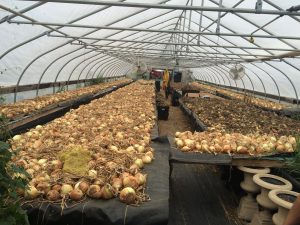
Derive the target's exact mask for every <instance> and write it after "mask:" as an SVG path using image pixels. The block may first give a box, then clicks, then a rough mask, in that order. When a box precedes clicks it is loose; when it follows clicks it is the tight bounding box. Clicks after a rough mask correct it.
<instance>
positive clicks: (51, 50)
mask: <svg viewBox="0 0 300 225" xmlns="http://www.w3.org/2000/svg"><path fill="white" fill-rule="evenodd" d="M146 10H147V9H143V10H140V11H139V12H135V13H134V15H136V14H138V13H141V12H143V11H146ZM131 16H133V15H128V16H126V17H125V18H121V19H118V20H117V21H114V22H112V23H110V24H109V25H108V26H110V25H112V24H114V23H118V22H120V21H122V20H125V19H127V18H129V17H131ZM83 18H85V17H83ZM152 19H153V18H151V19H149V20H147V21H143V22H141V23H140V24H142V23H146V22H148V21H150V20H152ZM138 25H139V24H138ZM138 25H134V26H138ZM98 30H100V29H95V30H93V31H89V32H88V33H85V34H83V35H82V37H84V36H87V35H90V34H92V33H94V32H97V31H98ZM48 32H49V31H47V32H45V33H44V34H42V35H41V36H44V35H46V34H47V33H48ZM41 36H40V37H41ZM71 42H72V40H71V41H67V42H65V43H63V44H61V45H59V46H56V47H55V48H52V49H50V50H48V51H46V52H44V53H42V54H40V55H39V56H37V57H35V58H34V59H33V60H32V61H30V63H29V64H27V65H26V67H25V68H24V70H23V71H22V73H21V75H20V77H19V78H18V81H17V84H16V88H15V93H14V102H16V99H17V92H18V86H19V84H20V81H21V79H22V77H23V75H24V74H25V72H26V71H27V69H28V68H29V67H30V66H31V65H32V64H33V63H34V62H35V61H36V60H37V59H39V58H41V57H43V56H44V55H47V54H48V53H50V52H53V51H55V50H57V49H59V48H61V47H63V46H66V45H68V44H69V43H71ZM94 43H96V42H94ZM16 48H17V47H16ZM79 49H81V48H79ZM79 49H78V50H79ZM5 54H7V53H5ZM1 57H3V55H2V56H1Z"/></svg>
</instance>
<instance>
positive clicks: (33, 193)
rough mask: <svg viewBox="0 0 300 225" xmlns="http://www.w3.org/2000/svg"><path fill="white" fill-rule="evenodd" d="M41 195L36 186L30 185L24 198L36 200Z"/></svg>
mask: <svg viewBox="0 0 300 225" xmlns="http://www.w3.org/2000/svg"><path fill="white" fill-rule="evenodd" d="M39 194H40V193H39V191H38V190H37V189H36V188H35V187H34V186H31V185H29V186H28V188H26V190H25V193H24V197H25V199H35V198H37V197H38V196H39Z"/></svg>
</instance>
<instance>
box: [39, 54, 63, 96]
mask: <svg viewBox="0 0 300 225" xmlns="http://www.w3.org/2000/svg"><path fill="white" fill-rule="evenodd" d="M66 55H67V54H65V55H62V56H60V57H58V58H56V59H55V60H54V61H52V62H51V63H50V64H49V65H48V66H47V67H46V68H45V69H44V71H43V72H42V74H41V76H40V79H39V82H38V86H37V90H36V96H38V95H39V88H40V84H41V81H42V79H43V77H44V75H45V73H46V72H47V70H48V69H49V68H50V67H51V66H52V65H53V64H54V63H55V62H57V61H58V60H60V59H61V58H63V57H65V56H66Z"/></svg>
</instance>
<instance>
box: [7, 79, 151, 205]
mask: <svg viewBox="0 0 300 225" xmlns="http://www.w3.org/2000/svg"><path fill="white" fill-rule="evenodd" d="M154 103H155V89H154V83H153V82H146V83H145V82H135V83H133V84H130V85H128V86H126V87H123V88H120V89H118V90H117V91H115V92H112V93H111V94H109V95H106V96H105V97H103V98H101V99H97V100H94V101H92V102H91V103H90V104H87V105H81V106H80V107H79V108H78V109H76V110H71V111H70V112H68V113H66V114H65V115H64V116H63V117H60V118H57V119H55V120H53V121H52V122H50V123H48V124H46V125H43V126H37V127H36V128H34V129H31V130H29V131H28V132H27V133H24V134H22V135H16V136H14V137H13V138H12V139H11V140H10V141H11V144H12V150H18V154H17V157H15V158H14V159H13V162H14V163H16V164H18V165H20V166H23V167H24V168H25V169H26V171H27V172H28V173H29V174H30V175H31V176H32V177H31V179H30V181H29V185H30V186H29V187H30V189H29V190H30V192H28V191H27V192H28V193H27V192H26V193H27V194H26V193H25V194H26V195H25V197H26V198H27V199H36V198H38V197H40V198H44V199H48V200H49V201H56V200H60V199H68V198H70V199H72V200H74V201H79V200H81V199H84V198H85V196H88V197H91V198H95V199H100V198H101V199H110V198H113V197H117V196H119V197H120V200H121V201H123V202H125V203H128V204H133V203H140V202H142V201H146V200H147V195H146V194H144V188H145V183H146V175H144V174H142V168H143V167H145V166H146V165H147V164H149V163H151V162H152V160H153V159H154V157H153V153H154V152H153V149H152V148H151V147H150V140H151V137H150V136H151V130H152V128H153V126H154V124H155V119H156V116H155V108H154ZM76 149H85V150H86V151H88V152H89V153H88V154H87V157H90V159H89V161H88V163H87V167H86V168H84V169H86V171H85V172H84V174H83V175H79V174H74V173H72V172H71V171H72V170H68V172H64V171H65V170H64V166H65V165H64V162H65V160H66V158H65V156H66V155H67V154H63V157H62V156H61V155H62V154H61V153H66V152H68V151H69V150H73V151H74V154H73V152H72V154H73V155H72V157H74V161H73V163H74V166H76V165H77V164H76V162H77V160H76V157H80V155H79V156H77V155H76V151H75V150H76ZM59 156H61V158H59ZM78 161H79V160H78ZM68 163H70V164H69V166H72V162H68ZM74 171H75V170H74ZM80 172H82V171H80ZM124 189H125V190H124ZM121 193H122V194H121ZM121 196H122V197H121Z"/></svg>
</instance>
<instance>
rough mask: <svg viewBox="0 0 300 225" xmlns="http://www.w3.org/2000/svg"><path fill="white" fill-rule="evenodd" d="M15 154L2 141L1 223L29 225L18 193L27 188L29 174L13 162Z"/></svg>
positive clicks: (0, 148)
mask: <svg viewBox="0 0 300 225" xmlns="http://www.w3.org/2000/svg"><path fill="white" fill-rule="evenodd" d="M13 156H14V153H13V152H12V151H10V145H9V144H8V143H6V142H2V141H0V224H2V225H29V222H28V218H27V215H26V212H25V211H24V210H23V209H22V208H21V206H20V198H19V196H18V193H17V191H21V190H25V187H26V185H27V181H28V180H27V178H28V174H27V173H26V171H25V170H24V169H23V168H22V167H18V166H16V165H15V164H13V163H11V158H12V157H13ZM16 174H17V175H16Z"/></svg>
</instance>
